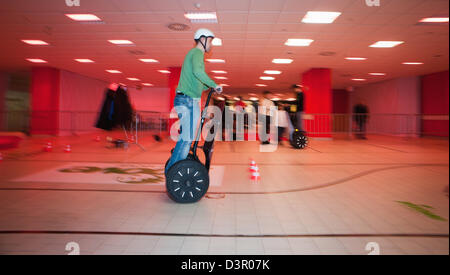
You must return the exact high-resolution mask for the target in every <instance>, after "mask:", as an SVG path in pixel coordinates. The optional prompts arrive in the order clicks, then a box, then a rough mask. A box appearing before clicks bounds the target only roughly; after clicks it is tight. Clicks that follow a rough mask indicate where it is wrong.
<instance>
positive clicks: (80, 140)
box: [0, 135, 449, 254]
mask: <svg viewBox="0 0 450 275" xmlns="http://www.w3.org/2000/svg"><path fill="white" fill-rule="evenodd" d="M102 140H104V137H102ZM47 141H52V142H53V144H54V149H53V152H51V153H44V152H42V146H43V144H44V143H46V142H47ZM66 144H70V145H72V153H64V152H63V148H64V146H65V145H66ZM142 144H143V145H144V147H145V149H146V151H142V150H141V149H140V148H138V147H137V146H131V148H130V149H129V150H123V149H108V148H106V146H107V143H106V142H105V141H102V142H95V141H93V137H92V136H91V135H87V136H81V137H60V138H30V139H28V140H25V141H24V142H23V143H22V144H21V147H20V148H19V149H15V150H9V151H2V152H1V153H2V155H3V158H4V160H3V161H2V162H0V254H68V253H69V252H68V251H66V244H67V243H69V242H76V243H77V244H78V245H79V247H80V253H81V254H368V253H369V252H370V248H369V247H367V246H368V244H369V243H376V244H375V246H378V248H379V252H380V253H381V254H449V239H448V234H449V222H448V218H449V198H448V184H449V180H448V177H449V155H448V152H449V151H448V150H449V147H448V140H441V139H430V138H426V139H413V138H410V139H404V138H395V137H381V136H373V137H370V138H369V140H365V141H361V140H347V139H337V140H311V143H310V147H309V148H307V149H305V150H300V151H297V150H294V149H292V148H290V147H289V146H286V145H285V146H281V147H279V148H278V150H277V151H275V152H273V153H261V152H259V144H258V143H256V142H227V143H226V142H218V143H216V147H215V152H214V159H213V164H214V165H216V166H220V167H224V168H225V173H224V175H223V178H222V181H221V182H220V183H221V185H220V186H212V187H211V188H210V190H209V191H210V193H211V194H224V195H225V196H224V197H223V198H219V199H214V198H209V199H208V198H204V199H202V200H201V201H200V202H198V203H196V204H190V205H179V204H175V203H173V202H172V201H170V200H169V199H168V197H167V196H166V194H165V193H164V190H165V189H164V188H165V187H164V185H163V184H123V183H120V184H119V183H117V182H111V183H98V182H96V179H98V177H102V176H104V174H102V173H99V174H95V175H94V174H92V182H89V181H82V182H81V180H80V182H78V180H79V179H80V176H77V174H76V173H74V174H65V175H63V176H61V180H60V181H59V180H53V179H48V178H45V176H35V175H42V174H38V173H42V172H45V171H52V172H54V171H58V169H60V168H61V167H64V166H65V165H66V166H67V165H69V166H70V165H79V166H83V164H89V165H95V163H98V165H99V167H103V166H105V165H115V166H117V165H119V166H127V165H130V167H133V166H134V167H137V166H139V167H142V166H146V165H150V166H151V165H153V166H155V165H156V166H158V165H159V166H161V165H163V164H164V163H165V161H166V160H167V158H168V157H169V152H170V148H171V147H172V146H173V143H172V142H171V141H168V140H165V141H163V142H161V143H158V142H156V141H153V140H151V139H145V140H144V142H143V143H142ZM250 159H254V160H255V161H256V163H257V164H258V166H259V168H260V171H261V180H260V182H257V183H255V182H252V181H251V180H250V177H249V171H248V169H249V161H250ZM102 165H103V166H102ZM25 178H26V179H27V180H21V179H25ZM399 201H403V202H411V203H413V204H415V205H417V206H420V207H421V209H422V210H424V211H430V212H431V213H432V214H434V215H436V216H438V217H441V218H443V219H444V220H439V219H438V218H436V219H433V218H432V217H430V215H428V216H427V215H424V214H423V213H420V212H419V211H415V210H412V209H411V208H409V207H407V206H405V205H403V204H401V203H399ZM423 205H426V206H423ZM428 206H430V207H432V208H429V207H428ZM369 246H370V245H369ZM366 247H367V249H366Z"/></svg>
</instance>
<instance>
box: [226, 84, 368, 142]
mask: <svg viewBox="0 0 450 275" xmlns="http://www.w3.org/2000/svg"><path fill="white" fill-rule="evenodd" d="M291 90H292V92H293V93H294V94H295V102H292V103H290V104H284V103H282V102H278V103H277V104H276V106H275V103H274V102H273V100H272V98H273V94H272V93H271V92H270V91H264V92H263V98H262V99H261V100H260V101H259V104H258V105H259V107H262V110H264V112H265V114H263V115H265V122H263V123H265V126H266V127H265V129H266V135H267V136H268V135H269V133H270V127H271V116H272V115H273V113H271V112H270V108H274V107H276V109H277V120H276V121H275V124H276V125H275V126H276V127H277V128H278V144H282V140H283V137H284V136H285V135H286V133H288V136H289V138H290V137H291V135H292V131H293V129H294V125H293V124H292V121H291V117H290V115H289V109H290V106H291V105H295V119H294V121H295V129H297V130H298V131H302V132H304V131H305V127H304V124H303V119H304V114H305V105H304V102H305V94H304V91H303V87H302V86H301V85H298V84H294V85H292V86H291ZM234 107H235V109H237V110H241V111H242V110H245V108H246V104H245V102H244V101H243V100H242V97H241V96H238V97H237V101H236V102H235V104H234ZM352 111H353V121H354V127H353V132H354V134H355V137H356V138H357V139H367V137H366V125H367V122H368V120H369V108H368V107H367V105H365V104H364V103H363V102H362V100H359V101H358V104H356V105H355V106H354V107H353V110H352ZM263 121H264V119H263ZM261 144H263V145H266V144H270V140H262V141H261Z"/></svg>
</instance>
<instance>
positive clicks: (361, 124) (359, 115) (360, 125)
mask: <svg viewBox="0 0 450 275" xmlns="http://www.w3.org/2000/svg"><path fill="white" fill-rule="evenodd" d="M368 114H369V108H368V107H367V106H366V105H365V104H364V103H363V102H362V101H360V102H359V103H358V104H356V105H355V106H354V107H353V120H354V121H355V123H356V127H357V130H356V134H355V136H356V138H358V139H367V137H366V123H367V120H368V118H369V115H368Z"/></svg>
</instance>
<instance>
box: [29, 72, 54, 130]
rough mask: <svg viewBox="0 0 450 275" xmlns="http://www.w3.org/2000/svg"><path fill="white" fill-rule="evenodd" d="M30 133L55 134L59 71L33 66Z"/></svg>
mask: <svg viewBox="0 0 450 275" xmlns="http://www.w3.org/2000/svg"><path fill="white" fill-rule="evenodd" d="M30 94H31V111H32V116H31V127H30V128H31V134H45V135H57V134H58V129H59V119H58V118H59V113H58V112H59V97H60V71H59V70H57V69H54V68H42V67H35V68H33V69H32V74H31V93H30Z"/></svg>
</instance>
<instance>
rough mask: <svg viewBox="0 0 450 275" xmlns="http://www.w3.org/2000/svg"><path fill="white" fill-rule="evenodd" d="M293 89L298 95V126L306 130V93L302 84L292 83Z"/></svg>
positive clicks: (299, 128) (296, 115) (300, 129)
mask: <svg viewBox="0 0 450 275" xmlns="http://www.w3.org/2000/svg"><path fill="white" fill-rule="evenodd" d="M291 89H292V90H293V91H294V93H295V95H296V105H297V111H296V113H295V118H296V120H297V121H296V122H297V123H296V126H297V129H298V130H299V131H302V132H303V131H304V129H303V115H304V114H305V107H304V102H305V94H304V93H303V89H302V86H301V85H298V84H294V85H292V87H291Z"/></svg>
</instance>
